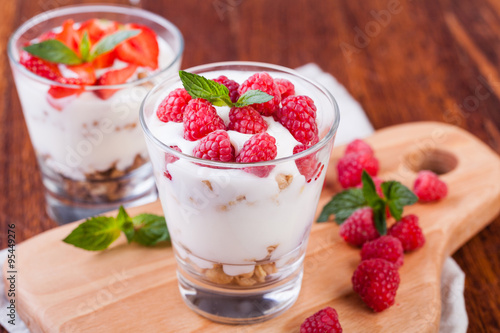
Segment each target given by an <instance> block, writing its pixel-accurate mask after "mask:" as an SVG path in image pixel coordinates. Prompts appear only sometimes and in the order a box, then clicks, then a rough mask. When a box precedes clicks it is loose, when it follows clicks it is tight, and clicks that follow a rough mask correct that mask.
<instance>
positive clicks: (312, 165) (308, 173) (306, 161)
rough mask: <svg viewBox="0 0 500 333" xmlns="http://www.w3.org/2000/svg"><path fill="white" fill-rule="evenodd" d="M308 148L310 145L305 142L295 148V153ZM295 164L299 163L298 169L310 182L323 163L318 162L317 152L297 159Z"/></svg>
mask: <svg viewBox="0 0 500 333" xmlns="http://www.w3.org/2000/svg"><path fill="white" fill-rule="evenodd" d="M307 148H309V147H308V146H306V145H303V144H300V145H297V146H295V147H294V148H293V154H294V155H295V154H297V153H300V152H302V151H304V150H306V149H307ZM295 165H297V169H298V170H299V172H300V174H301V175H303V176H304V177H306V181H307V182H308V183H309V182H311V180H312V179H313V178H314V175H316V173H317V171H318V170H319V168H320V166H321V163H319V162H318V160H317V159H316V155H315V154H310V155H308V156H305V157H301V158H299V159H297V160H296V161H295Z"/></svg>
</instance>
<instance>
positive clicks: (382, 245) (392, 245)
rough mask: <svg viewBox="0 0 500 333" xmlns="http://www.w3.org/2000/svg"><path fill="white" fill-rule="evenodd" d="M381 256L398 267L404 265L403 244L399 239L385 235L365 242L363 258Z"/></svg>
mask: <svg viewBox="0 0 500 333" xmlns="http://www.w3.org/2000/svg"><path fill="white" fill-rule="evenodd" d="M375 258H380V259H384V260H387V261H389V262H391V263H393V264H394V266H395V267H396V268H399V267H401V266H402V265H403V260H404V259H403V258H404V253H403V245H401V242H400V241H399V239H397V238H396V237H393V236H389V235H385V236H382V237H380V238H377V239H375V240H372V241H370V242H366V243H365V244H363V248H362V249H361V260H368V259H375Z"/></svg>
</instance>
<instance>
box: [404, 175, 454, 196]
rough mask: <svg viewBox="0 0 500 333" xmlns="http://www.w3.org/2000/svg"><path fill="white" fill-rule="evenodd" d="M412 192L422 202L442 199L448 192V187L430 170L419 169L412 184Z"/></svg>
mask: <svg viewBox="0 0 500 333" xmlns="http://www.w3.org/2000/svg"><path fill="white" fill-rule="evenodd" d="M413 192H415V194H416V195H417V197H418V199H419V200H420V201H422V202H430V201H436V200H440V199H443V198H444V197H446V195H447V194H448V187H447V186H446V183H445V182H443V181H442V180H441V179H439V177H438V176H437V175H436V174H435V173H434V172H432V171H428V170H424V171H420V172H419V173H418V175H417V179H416V180H415V184H414V185H413Z"/></svg>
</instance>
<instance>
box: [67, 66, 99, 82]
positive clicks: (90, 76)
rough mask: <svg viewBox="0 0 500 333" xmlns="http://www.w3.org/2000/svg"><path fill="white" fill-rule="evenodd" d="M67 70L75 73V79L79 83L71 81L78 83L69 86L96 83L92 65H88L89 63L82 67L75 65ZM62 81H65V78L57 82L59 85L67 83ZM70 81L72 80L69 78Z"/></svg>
mask: <svg viewBox="0 0 500 333" xmlns="http://www.w3.org/2000/svg"><path fill="white" fill-rule="evenodd" d="M68 69H69V70H71V71H72V72H75V73H76V74H77V75H78V78H77V79H79V81H75V80H73V81H72V82H79V83H69V84H79V85H92V84H94V83H95V82H96V77H95V71H94V67H92V64H90V63H85V64H82V65H75V66H68ZM64 79H66V78H62V79H59V80H58V81H59V82H61V83H67V82H64ZM71 79H73V78H71ZM66 80H67V79H66Z"/></svg>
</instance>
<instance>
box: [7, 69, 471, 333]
mask: <svg viewBox="0 0 500 333" xmlns="http://www.w3.org/2000/svg"><path fill="white" fill-rule="evenodd" d="M297 71H298V72H299V73H301V74H302V75H304V76H306V77H309V78H311V79H313V80H314V81H316V82H319V83H320V84H322V85H323V86H324V87H325V88H327V89H328V90H329V91H330V92H331V93H332V94H333V96H334V97H335V99H336V100H337V103H338V105H339V109H340V118H341V121H340V126H339V129H338V132H337V136H336V139H335V144H336V145H339V144H344V143H348V142H350V141H352V140H354V139H356V138H363V137H366V136H369V135H370V134H372V133H373V126H372V125H371V124H370V121H369V120H368V118H367V117H366V114H365V112H364V111H363V109H362V107H361V105H360V104H359V103H358V102H357V101H356V100H355V99H354V98H352V96H351V95H350V94H349V92H348V91H347V90H346V89H345V88H344V86H342V85H341V84H340V83H338V82H337V80H335V78H334V77H333V76H331V75H330V74H328V73H325V72H323V71H322V70H321V68H319V67H318V66H317V65H315V64H307V65H305V66H302V67H299V68H297ZM6 258H7V250H3V251H0V263H1V264H2V265H3V263H4V262H5V260H6ZM18 274H19V273H18ZM464 282H465V274H464V272H463V271H462V270H461V269H460V267H459V266H458V265H457V263H456V262H455V261H454V260H453V259H451V258H448V259H446V261H445V263H444V266H443V272H442V276H441V302H442V311H441V323H440V329H439V332H440V333H462V332H463V333H465V332H466V331H467V326H468V319H467V312H466V311H465V301H464ZM0 290H2V291H3V290H4V285H3V278H2V272H1V270H0ZM7 302H8V301H7V298H6V296H5V295H4V294H3V292H2V293H1V297H0V324H1V325H2V326H3V327H5V329H6V330H7V331H8V332H15V333H26V332H29V330H28V329H27V328H26V326H25V324H24V323H23V322H22V321H21V319H20V318H16V325H15V326H12V325H10V324H9V323H8V320H9V318H8V317H7V305H8V303H7Z"/></svg>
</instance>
